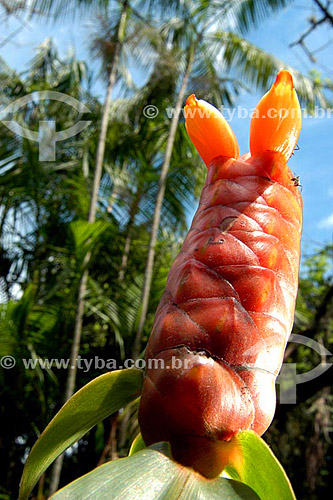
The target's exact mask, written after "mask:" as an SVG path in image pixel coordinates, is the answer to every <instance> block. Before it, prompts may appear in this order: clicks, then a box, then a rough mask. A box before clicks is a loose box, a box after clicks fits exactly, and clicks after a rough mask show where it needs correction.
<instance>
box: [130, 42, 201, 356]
mask: <svg viewBox="0 0 333 500" xmlns="http://www.w3.org/2000/svg"><path fill="white" fill-rule="evenodd" d="M194 53H195V51H194V50H192V49H191V51H190V54H189V59H188V62H187V66H186V70H185V73H184V75H183V80H182V83H181V87H180V90H179V94H178V97H177V102H176V107H175V109H174V114H173V117H172V120H171V125H170V130H169V136H168V141H167V145H166V150H165V157H164V162H163V165H162V169H161V174H160V179H159V186H158V192H157V197H156V203H155V210H154V218H153V225H152V229H151V236H150V243H149V250H148V257H147V263H146V269H145V275H144V284H143V291H142V299H141V316H140V321H139V325H138V329H137V333H136V337H135V341H134V347H133V354H132V357H133V359H137V358H138V356H139V354H140V344H141V337H142V331H143V326H144V323H145V321H146V316H147V311H148V303H149V295H150V289H151V282H152V277H153V267H154V259H155V247H156V240H157V234H158V229H159V225H160V218H161V208H162V204H163V200H164V193H165V184H166V177H167V174H168V170H169V167H170V160H171V154H172V149H173V145H174V142H175V136H176V131H177V125H178V121H179V115H180V112H181V109H182V105H183V101H184V97H185V92H186V87H187V82H188V79H189V76H190V73H191V69H192V64H193V60H194Z"/></svg>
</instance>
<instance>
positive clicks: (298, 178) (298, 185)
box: [291, 174, 303, 191]
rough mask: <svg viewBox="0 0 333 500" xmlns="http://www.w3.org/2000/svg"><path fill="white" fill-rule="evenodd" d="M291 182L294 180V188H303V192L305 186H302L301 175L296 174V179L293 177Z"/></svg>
mask: <svg viewBox="0 0 333 500" xmlns="http://www.w3.org/2000/svg"><path fill="white" fill-rule="evenodd" d="M291 180H292V182H293V183H294V186H296V187H300V188H301V191H302V189H303V186H302V184H301V183H300V176H299V175H295V174H294V177H292V179H291Z"/></svg>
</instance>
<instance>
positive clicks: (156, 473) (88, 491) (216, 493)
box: [52, 443, 277, 500]
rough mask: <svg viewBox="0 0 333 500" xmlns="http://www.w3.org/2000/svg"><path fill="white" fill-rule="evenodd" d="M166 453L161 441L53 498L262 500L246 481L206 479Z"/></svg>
mask: <svg viewBox="0 0 333 500" xmlns="http://www.w3.org/2000/svg"><path fill="white" fill-rule="evenodd" d="M166 454H169V445H168V444H167V443H159V444H158V446H155V445H154V446H152V447H149V448H146V449H144V450H141V451H139V452H138V453H135V455H132V456H130V457H126V458H120V459H119V460H114V461H112V462H108V463H107V464H104V465H101V466H100V467H98V468H97V469H95V470H93V471H92V472H90V473H89V474H86V475H85V476H83V477H81V478H80V479H77V480H76V481H74V482H73V483H71V484H69V485H68V486H65V487H64V488H62V489H61V490H59V491H58V492H57V493H55V494H54V495H53V496H52V500H65V499H66V500H68V499H69V498H70V499H72V500H75V499H80V500H90V499H91V498H94V499H95V498H96V499H98V500H116V499H117V500H119V499H121V498H126V500H148V499H149V500H154V499H156V500H157V499H158V500H188V499H191V500H222V499H223V500H260V498H259V497H258V496H257V494H256V493H254V491H252V490H251V488H249V487H248V486H246V485H245V484H242V483H240V482H238V481H234V480H230V479H224V478H217V479H215V480H208V479H205V478H204V477H202V476H201V475H200V474H197V473H196V472H194V471H193V470H192V469H189V468H188V467H183V466H182V465H179V464H178V463H176V462H174V461H173V460H171V459H170V458H168V456H166ZM276 500H277V499H276Z"/></svg>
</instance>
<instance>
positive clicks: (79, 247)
mask: <svg viewBox="0 0 333 500" xmlns="http://www.w3.org/2000/svg"><path fill="white" fill-rule="evenodd" d="M108 225H109V224H108V222H106V221H101V220H97V221H95V222H94V223H90V222H88V221H86V220H75V221H73V222H71V223H70V228H71V230H72V234H73V238H74V243H75V252H76V256H77V258H78V259H79V260H83V259H84V257H85V256H86V254H87V253H88V252H89V251H91V250H92V248H93V247H94V246H95V245H96V243H97V241H98V239H99V238H100V236H101V235H102V234H103V233H104V231H105V230H106V229H107V227H108Z"/></svg>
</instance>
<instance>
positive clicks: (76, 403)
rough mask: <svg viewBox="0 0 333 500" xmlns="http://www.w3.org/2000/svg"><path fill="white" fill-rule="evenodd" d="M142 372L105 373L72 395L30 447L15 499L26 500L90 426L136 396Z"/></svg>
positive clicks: (121, 371)
mask: <svg viewBox="0 0 333 500" xmlns="http://www.w3.org/2000/svg"><path fill="white" fill-rule="evenodd" d="M142 380H143V372H142V371H141V370H136V369H134V368H132V369H128V370H117V371H113V372H109V373H105V374H104V375H101V376H100V377H97V378H95V379H94V380H92V381H91V382H89V384H87V385H85V386H84V387H82V389H80V390H79V391H78V392H77V393H75V394H74V396H72V397H71V398H70V399H69V400H68V401H67V403H66V404H65V405H64V406H63V407H62V408H61V410H60V411H59V412H58V413H57V414H56V416H55V417H54V418H53V419H52V420H51V422H50V423H49V425H48V426H47V427H46V429H45V430H44V432H43V433H42V434H41V436H40V437H39V439H38V441H37V442H36V443H35V445H34V446H33V448H32V450H31V452H30V455H29V456H28V459H27V462H26V464H25V467H24V470H23V475H22V479H21V485H20V495H19V500H26V499H27V498H28V496H29V494H30V492H31V490H32V489H33V487H34V486H35V484H36V483H37V481H38V479H39V478H40V476H41V475H42V474H43V472H44V471H45V470H46V469H47V467H49V465H50V464H51V463H52V462H53V461H54V460H55V459H56V458H57V457H58V456H59V455H60V454H61V453H62V452H63V451H64V450H66V449H67V448H68V447H69V446H71V445H72V444H73V443H75V442H76V441H77V440H78V439H80V438H81V437H82V436H83V435H84V434H85V433H86V432H88V431H89V430H90V429H91V428H92V427H93V426H94V425H96V424H97V423H98V422H100V421H101V420H103V419H104V418H105V417H107V416H108V415H111V414H112V413H114V412H115V411H117V410H119V409H120V408H123V407H124V406H125V405H126V404H127V403H129V402H130V401H133V399H135V398H137V397H138V396H139V395H140V392H141V388H142Z"/></svg>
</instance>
